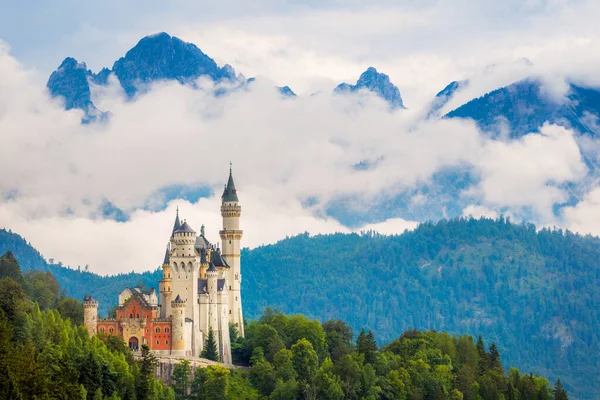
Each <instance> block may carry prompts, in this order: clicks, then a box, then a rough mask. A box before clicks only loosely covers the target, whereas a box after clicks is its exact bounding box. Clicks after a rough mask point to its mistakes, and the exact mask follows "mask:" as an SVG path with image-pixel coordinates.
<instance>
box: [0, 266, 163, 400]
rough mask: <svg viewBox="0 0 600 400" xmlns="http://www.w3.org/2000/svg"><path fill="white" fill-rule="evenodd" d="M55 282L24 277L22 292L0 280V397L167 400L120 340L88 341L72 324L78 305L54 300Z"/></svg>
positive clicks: (10, 282) (144, 365)
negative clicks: (47, 295) (144, 399)
mask: <svg viewBox="0 0 600 400" xmlns="http://www.w3.org/2000/svg"><path fill="white" fill-rule="evenodd" d="M55 282H56V281H55V280H53V279H52V278H51V277H49V276H47V275H46V274H45V273H40V275H38V274H37V273H36V274H28V273H26V274H25V276H24V277H23V285H25V286H27V287H29V288H30V290H28V291H27V292H26V290H24V289H23V287H22V286H21V285H20V284H19V283H17V282H15V281H14V280H13V279H12V278H4V279H0V398H2V399H35V398H37V399H81V400H84V399H86V398H87V399H100V398H103V399H104V398H113V399H116V398H121V399H131V400H134V399H143V398H151V399H165V400H166V399H170V398H172V391H171V389H169V388H165V387H163V386H162V384H161V383H159V382H157V381H156V379H155V378H154V369H153V368H148V366H147V360H148V357H145V359H144V361H142V362H141V363H140V365H137V363H136V362H135V361H134V360H133V357H132V355H131V353H130V351H129V350H127V349H126V347H125V344H124V343H123V341H122V339H120V338H117V337H114V336H113V337H106V336H96V337H93V338H90V337H89V335H88V332H87V330H86V329H85V328H84V327H83V326H81V325H77V324H74V322H76V321H77V320H80V319H81V317H80V313H81V312H82V311H81V304H80V303H79V302H78V301H77V300H75V299H71V298H68V297H64V296H59V297H58V300H57V299H56V298H53V297H54V296H56V295H57V294H58V293H59V292H60V288H56V285H55ZM31 288H33V289H31ZM47 293H51V294H52V296H50V297H48V298H53V299H52V300H50V301H47V302H46V307H47V308H48V309H46V310H41V309H40V306H39V303H38V301H42V302H43V301H44V300H43V299H44V298H45V296H46V295H45V294H47ZM41 299H42V300H41ZM55 306H56V307H58V309H55V308H54V307H55ZM142 382H145V385H143V384H142ZM136 383H138V385H137V386H138V389H139V390H138V392H137V393H136V390H135V388H136Z"/></svg>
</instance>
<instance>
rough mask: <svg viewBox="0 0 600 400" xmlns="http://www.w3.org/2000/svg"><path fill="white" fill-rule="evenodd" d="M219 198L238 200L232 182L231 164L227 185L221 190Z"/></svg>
mask: <svg viewBox="0 0 600 400" xmlns="http://www.w3.org/2000/svg"><path fill="white" fill-rule="evenodd" d="M221 199H222V200H223V201H235V202H238V201H239V199H238V197H237V190H236V189H235V183H234V182H233V173H232V172H231V164H230V165H229V180H228V181H227V185H225V190H224V191H223V196H221Z"/></svg>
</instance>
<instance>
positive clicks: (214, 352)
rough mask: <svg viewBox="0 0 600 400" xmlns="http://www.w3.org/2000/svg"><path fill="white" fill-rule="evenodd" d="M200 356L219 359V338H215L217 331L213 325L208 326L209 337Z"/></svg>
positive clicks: (214, 359)
mask: <svg viewBox="0 0 600 400" xmlns="http://www.w3.org/2000/svg"><path fill="white" fill-rule="evenodd" d="M200 356H201V357H203V358H206V359H208V360H213V361H219V349H217V340H216V339H215V332H214V331H213V330H212V327H210V328H208V337H207V338H206V342H205V343H204V349H203V350H202V353H201V354H200Z"/></svg>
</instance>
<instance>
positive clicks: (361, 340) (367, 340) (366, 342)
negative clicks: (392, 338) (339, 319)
mask: <svg viewBox="0 0 600 400" xmlns="http://www.w3.org/2000/svg"><path fill="white" fill-rule="evenodd" d="M356 351H357V352H358V354H362V355H363V356H364V358H365V362H366V363H367V364H374V363H375V359H376V358H377V342H376V341H375V336H374V335H373V332H371V331H369V333H365V330H364V329H363V330H361V331H360V334H359V335H358V339H356Z"/></svg>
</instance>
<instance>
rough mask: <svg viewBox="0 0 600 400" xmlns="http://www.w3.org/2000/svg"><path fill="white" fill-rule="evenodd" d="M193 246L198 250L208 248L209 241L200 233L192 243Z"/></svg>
mask: <svg viewBox="0 0 600 400" xmlns="http://www.w3.org/2000/svg"><path fill="white" fill-rule="evenodd" d="M194 247H195V248H196V249H198V250H200V249H208V248H210V242H209V241H208V239H206V237H205V236H204V235H203V234H202V235H200V236H198V237H197V238H196V244H194ZM198 253H200V251H198Z"/></svg>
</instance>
